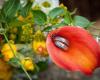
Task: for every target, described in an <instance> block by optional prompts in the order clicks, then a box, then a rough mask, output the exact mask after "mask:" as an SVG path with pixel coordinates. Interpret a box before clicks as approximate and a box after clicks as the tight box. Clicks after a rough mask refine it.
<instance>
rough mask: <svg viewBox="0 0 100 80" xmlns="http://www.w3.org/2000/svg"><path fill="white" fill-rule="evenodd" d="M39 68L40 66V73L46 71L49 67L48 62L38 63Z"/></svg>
mask: <svg viewBox="0 0 100 80" xmlns="http://www.w3.org/2000/svg"><path fill="white" fill-rule="evenodd" d="M37 66H39V70H40V71H44V70H45V69H47V67H48V62H44V61H40V62H38V63H37Z"/></svg>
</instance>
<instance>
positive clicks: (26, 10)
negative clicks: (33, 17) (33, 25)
mask: <svg viewBox="0 0 100 80" xmlns="http://www.w3.org/2000/svg"><path fill="white" fill-rule="evenodd" d="M32 4H33V3H32V2H30V1H28V3H27V4H26V6H24V7H22V6H21V9H20V14H21V15H22V16H23V17H27V16H28V14H29V12H30V10H31V8H32Z"/></svg>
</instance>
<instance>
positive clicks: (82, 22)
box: [74, 16, 91, 28]
mask: <svg viewBox="0 0 100 80" xmlns="http://www.w3.org/2000/svg"><path fill="white" fill-rule="evenodd" d="M90 24H91V22H90V21H89V20H88V19H86V18H85V17H82V16H74V25H75V26H80V27H83V28H87V27H90Z"/></svg>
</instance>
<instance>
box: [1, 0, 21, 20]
mask: <svg viewBox="0 0 100 80" xmlns="http://www.w3.org/2000/svg"><path fill="white" fill-rule="evenodd" d="M19 6H20V0H8V1H7V2H6V3H5V4H4V6H3V8H2V10H1V11H2V14H3V16H4V17H5V19H11V18H12V17H14V16H15V14H16V12H17V11H18V9H19Z"/></svg>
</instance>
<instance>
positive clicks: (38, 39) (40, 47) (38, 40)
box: [32, 30, 48, 56]
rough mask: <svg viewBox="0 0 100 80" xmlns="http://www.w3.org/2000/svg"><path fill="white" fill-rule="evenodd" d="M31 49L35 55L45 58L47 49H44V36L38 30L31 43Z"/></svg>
mask: <svg viewBox="0 0 100 80" xmlns="http://www.w3.org/2000/svg"><path fill="white" fill-rule="evenodd" d="M32 47H33V50H34V52H35V53H37V54H39V55H41V56H47V55H48V53H47V49H46V42H45V36H44V35H43V33H42V32H41V31H40V30H38V31H37V32H36V33H35V35H34V40H33V43H32Z"/></svg>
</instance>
